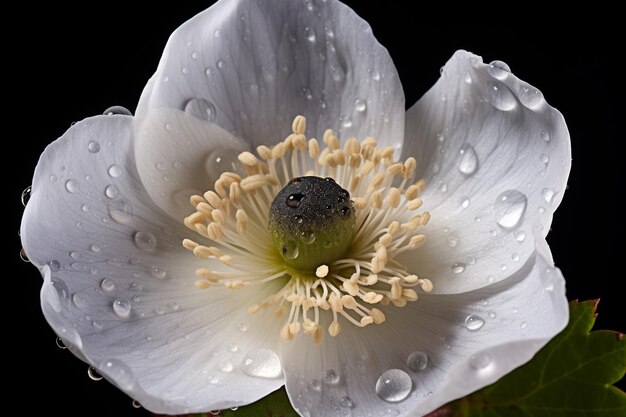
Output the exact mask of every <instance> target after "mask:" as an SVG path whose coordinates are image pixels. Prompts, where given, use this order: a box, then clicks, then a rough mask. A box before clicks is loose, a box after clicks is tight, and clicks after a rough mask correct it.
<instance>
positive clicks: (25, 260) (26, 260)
mask: <svg viewBox="0 0 626 417" xmlns="http://www.w3.org/2000/svg"><path fill="white" fill-rule="evenodd" d="M20 259H21V260H22V261H24V262H30V259H28V256H26V251H25V250H24V248H22V249H20Z"/></svg>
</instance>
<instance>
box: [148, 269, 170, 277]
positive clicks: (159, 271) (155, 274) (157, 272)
mask: <svg viewBox="0 0 626 417" xmlns="http://www.w3.org/2000/svg"><path fill="white" fill-rule="evenodd" d="M150 274H152V276H153V277H155V278H158V279H164V278H165V277H167V272H166V271H165V270H164V269H161V268H159V267H157V266H153V267H152V269H151V270H150Z"/></svg>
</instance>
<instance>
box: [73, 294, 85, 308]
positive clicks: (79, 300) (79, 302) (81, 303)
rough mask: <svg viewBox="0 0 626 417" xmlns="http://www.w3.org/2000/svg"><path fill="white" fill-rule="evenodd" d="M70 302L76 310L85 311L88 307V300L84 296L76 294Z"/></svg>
mask: <svg viewBox="0 0 626 417" xmlns="http://www.w3.org/2000/svg"><path fill="white" fill-rule="evenodd" d="M72 302H73V303H74V305H75V306H76V308H78V309H81V310H82V309H85V308H88V307H89V299H88V298H87V296H86V295H85V294H81V293H76V294H74V295H73V296H72Z"/></svg>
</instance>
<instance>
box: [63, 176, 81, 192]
mask: <svg viewBox="0 0 626 417" xmlns="http://www.w3.org/2000/svg"><path fill="white" fill-rule="evenodd" d="M65 189H66V190H67V192H68V193H70V194H75V193H77V192H78V191H79V190H80V185H79V184H78V182H76V180H72V179H69V180H67V181H65Z"/></svg>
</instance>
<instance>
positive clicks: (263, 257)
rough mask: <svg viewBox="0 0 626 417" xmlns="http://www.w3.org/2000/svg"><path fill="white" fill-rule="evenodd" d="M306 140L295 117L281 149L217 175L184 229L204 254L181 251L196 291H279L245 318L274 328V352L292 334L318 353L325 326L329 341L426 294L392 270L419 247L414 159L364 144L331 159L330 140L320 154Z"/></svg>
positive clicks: (420, 282) (414, 280)
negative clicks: (267, 287)
mask: <svg viewBox="0 0 626 417" xmlns="http://www.w3.org/2000/svg"><path fill="white" fill-rule="evenodd" d="M305 130H306V120H305V118H304V117H302V116H297V117H296V118H295V120H294V122H293V134H291V135H289V136H288V137H287V138H286V139H285V140H284V141H282V142H279V143H278V144H276V145H275V146H273V147H271V148H269V147H267V146H259V147H258V148H257V154H258V157H257V156H255V155H253V154H252V153H250V152H243V153H241V154H239V156H238V159H239V162H240V163H241V169H240V170H239V172H237V173H235V172H224V173H222V174H221V176H220V178H219V179H218V180H217V181H216V182H215V185H214V189H213V190H209V191H207V192H206V193H204V195H203V196H199V195H194V196H192V197H191V198H190V201H191V204H192V205H193V206H194V207H195V210H196V212H195V213H193V214H192V215H190V216H188V217H187V218H185V225H186V226H187V227H188V228H190V229H191V230H193V231H195V232H197V233H198V234H199V235H201V236H202V238H204V240H205V241H206V243H207V244H206V245H205V244H202V242H200V239H198V241H194V240H190V239H185V240H184V241H183V246H184V247H185V248H187V249H189V250H191V251H192V252H193V254H194V255H195V256H197V257H199V258H201V259H203V260H206V267H203V268H200V269H198V270H197V271H196V274H197V275H198V277H199V279H198V280H197V281H196V282H195V285H196V287H198V288H211V287H214V286H225V287H227V288H231V289H233V290H237V289H240V288H243V287H247V286H251V285H263V284H267V283H268V282H278V283H280V290H278V291H277V292H276V293H274V294H272V295H271V296H270V297H268V298H266V299H265V300H263V301H262V302H261V303H259V304H254V305H251V306H249V307H248V311H249V312H250V313H251V314H256V313H259V312H261V311H263V310H272V311H273V312H274V315H275V316H276V317H278V318H281V317H282V318H283V319H284V320H285V325H284V326H283V329H282V331H281V337H282V338H283V339H285V340H290V339H292V338H293V337H294V336H295V335H297V334H298V333H300V332H303V333H305V334H310V335H312V336H313V339H314V341H315V342H316V343H320V342H321V340H322V335H323V330H322V329H323V327H322V326H323V323H324V322H329V324H328V333H329V334H330V335H331V336H333V337H334V336H337V335H338V334H339V332H340V329H341V324H340V319H342V321H343V322H347V323H351V324H353V325H355V326H358V327H364V326H367V325H369V324H372V323H376V324H381V323H383V322H384V321H385V314H384V313H383V310H384V309H386V308H391V307H390V306H389V304H393V305H394V306H395V307H404V306H405V305H406V304H407V302H409V301H416V300H417V298H418V291H421V292H430V291H431V290H432V287H433V286H432V283H431V281H430V280H428V279H427V278H423V277H418V276H417V275H415V274H412V273H411V272H410V271H407V269H406V267H405V266H404V265H402V264H401V263H400V262H399V261H398V255H400V254H401V253H403V252H405V251H408V250H414V249H417V248H419V247H420V246H422V245H423V244H424V242H425V239H426V237H425V236H424V235H423V234H421V233H419V230H420V228H421V227H422V226H424V225H425V224H427V223H428V220H429V219H430V214H429V213H428V212H422V213H417V212H416V211H417V210H418V209H419V208H420V207H421V205H422V201H421V199H420V198H419V194H420V192H421V190H422V188H423V187H424V185H425V183H424V181H423V180H419V181H415V179H414V172H415V167H416V162H415V159H413V158H409V159H407V160H406V161H404V162H395V161H394V160H393V149H392V148H389V147H388V148H382V149H379V148H378V147H377V145H376V140H375V139H373V138H366V139H365V140H363V141H358V140H356V139H348V140H347V141H346V142H345V144H344V146H343V147H341V146H340V142H339V139H338V138H337V137H336V136H335V135H334V133H333V132H332V131H331V130H327V131H326V132H325V133H324V137H323V142H324V144H325V147H324V148H323V149H320V144H319V142H318V141H317V140H316V139H309V140H307V139H306V137H305V136H304V132H305ZM324 314H326V317H324Z"/></svg>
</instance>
